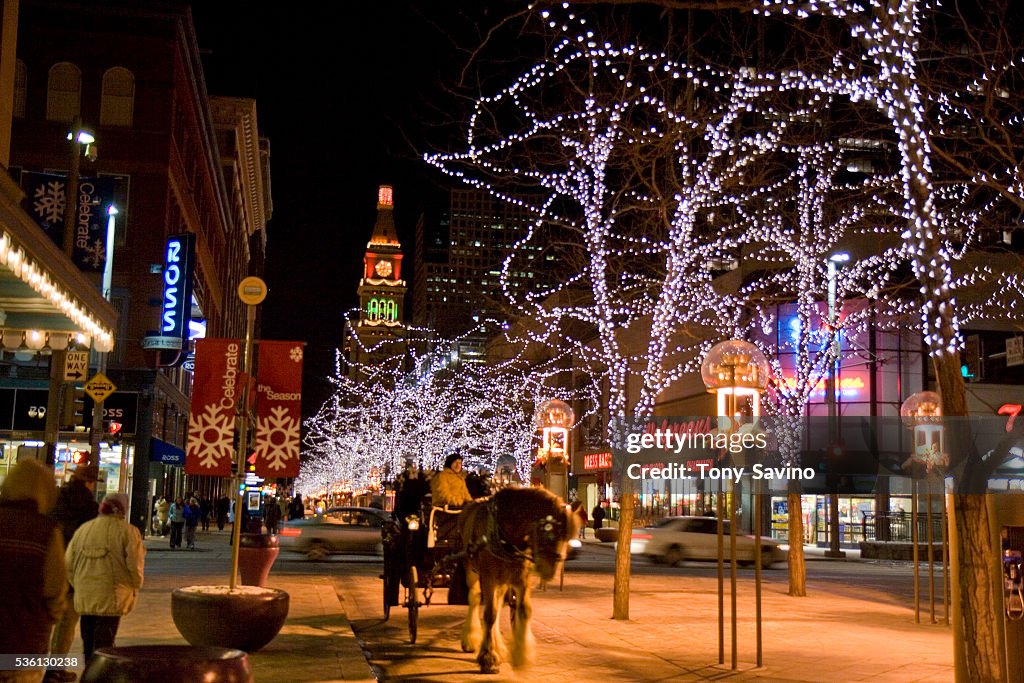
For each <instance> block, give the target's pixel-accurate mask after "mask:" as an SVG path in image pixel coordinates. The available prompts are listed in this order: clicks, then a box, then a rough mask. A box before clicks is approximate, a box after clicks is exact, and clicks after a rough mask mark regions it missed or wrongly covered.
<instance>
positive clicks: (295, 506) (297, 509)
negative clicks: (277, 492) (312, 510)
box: [288, 493, 306, 520]
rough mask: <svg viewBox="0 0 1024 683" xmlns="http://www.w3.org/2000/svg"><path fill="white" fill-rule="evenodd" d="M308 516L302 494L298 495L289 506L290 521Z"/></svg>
mask: <svg viewBox="0 0 1024 683" xmlns="http://www.w3.org/2000/svg"><path fill="white" fill-rule="evenodd" d="M305 516H306V506H305V505H303V503H302V494H299V493H296V494H295V497H294V498H292V503H291V505H289V506H288V519H289V520H291V519H302V518H303V517H305Z"/></svg>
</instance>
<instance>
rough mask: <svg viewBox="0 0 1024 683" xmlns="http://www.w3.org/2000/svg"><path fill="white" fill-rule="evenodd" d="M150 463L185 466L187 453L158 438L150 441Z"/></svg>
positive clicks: (151, 438)
mask: <svg viewBox="0 0 1024 683" xmlns="http://www.w3.org/2000/svg"><path fill="white" fill-rule="evenodd" d="M149 460H150V462H162V463H163V464H165V465H184V464H185V451H183V450H181V449H180V448H178V447H177V446H175V445H174V444H170V443H167V442H166V441H161V440H160V439H158V438H156V437H150V439H149Z"/></svg>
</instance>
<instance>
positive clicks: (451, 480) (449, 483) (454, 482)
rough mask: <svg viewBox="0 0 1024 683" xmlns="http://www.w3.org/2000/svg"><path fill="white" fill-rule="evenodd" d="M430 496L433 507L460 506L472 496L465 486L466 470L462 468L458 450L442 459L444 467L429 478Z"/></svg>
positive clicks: (471, 498)
mask: <svg viewBox="0 0 1024 683" xmlns="http://www.w3.org/2000/svg"><path fill="white" fill-rule="evenodd" d="M430 497H431V503H432V505H434V507H439V508H443V507H456V508H460V507H462V506H463V505H465V504H466V503H468V502H469V501H471V500H473V496H472V495H470V493H469V488H468V487H467V486H466V472H465V471H464V470H463V469H462V454H460V453H459V452H458V451H456V452H454V453H451V454H449V455H448V457H447V458H445V459H444V469H442V470H441V471H440V472H438V473H437V474H435V475H434V476H433V478H432V479H431V480H430Z"/></svg>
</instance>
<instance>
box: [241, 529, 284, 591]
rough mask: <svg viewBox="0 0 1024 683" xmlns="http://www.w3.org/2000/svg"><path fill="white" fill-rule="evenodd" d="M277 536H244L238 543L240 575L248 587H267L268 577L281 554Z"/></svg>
mask: <svg viewBox="0 0 1024 683" xmlns="http://www.w3.org/2000/svg"><path fill="white" fill-rule="evenodd" d="M280 552H281V548H280V542H279V541H278V540H277V536H270V535H267V536H264V535H263V534H242V535H241V540H240V541H239V543H238V575H239V576H240V577H241V579H242V583H243V584H245V585H247V586H261V587H262V586H266V585H267V576H268V575H269V574H270V568H271V567H273V566H274V561H275V560H276V559H277V556H278V554H280Z"/></svg>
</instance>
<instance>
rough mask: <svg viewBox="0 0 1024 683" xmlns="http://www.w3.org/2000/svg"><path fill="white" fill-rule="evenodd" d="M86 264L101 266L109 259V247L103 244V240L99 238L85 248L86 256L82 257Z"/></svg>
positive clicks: (95, 266) (94, 266)
mask: <svg viewBox="0 0 1024 683" xmlns="http://www.w3.org/2000/svg"><path fill="white" fill-rule="evenodd" d="M82 260H83V261H84V262H85V263H86V264H88V265H90V266H92V267H93V268H99V267H100V266H102V265H103V263H104V262H105V261H106V260H107V248H106V245H105V244H103V240H101V239H99V238H97V239H96V240H95V241H93V243H92V244H90V245H89V246H88V247H86V248H85V256H84V258H83V259H82Z"/></svg>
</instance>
